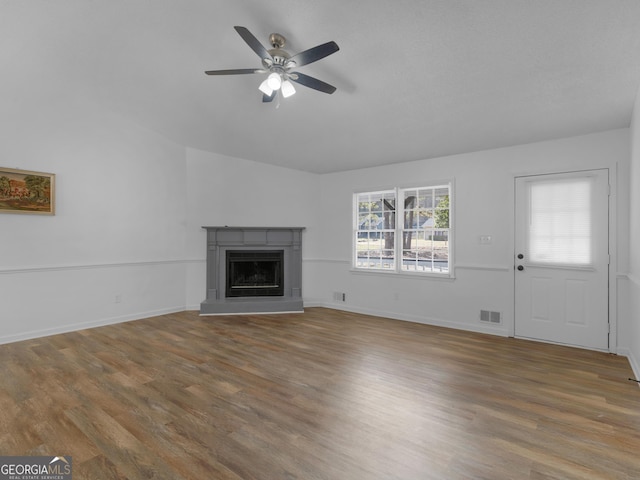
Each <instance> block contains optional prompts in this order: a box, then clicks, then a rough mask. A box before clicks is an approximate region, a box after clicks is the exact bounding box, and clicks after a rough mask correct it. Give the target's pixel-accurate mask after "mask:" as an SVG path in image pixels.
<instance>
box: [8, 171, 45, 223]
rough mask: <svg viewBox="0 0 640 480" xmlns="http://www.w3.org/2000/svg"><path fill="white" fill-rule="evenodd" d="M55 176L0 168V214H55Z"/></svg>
mask: <svg viewBox="0 0 640 480" xmlns="http://www.w3.org/2000/svg"><path fill="white" fill-rule="evenodd" d="M54 190H55V175H54V174H52V173H43V172H32V171H29V170H17V169H14V168H3V167H0V213H31V214H40V215H53V214H54V213H55V198H54Z"/></svg>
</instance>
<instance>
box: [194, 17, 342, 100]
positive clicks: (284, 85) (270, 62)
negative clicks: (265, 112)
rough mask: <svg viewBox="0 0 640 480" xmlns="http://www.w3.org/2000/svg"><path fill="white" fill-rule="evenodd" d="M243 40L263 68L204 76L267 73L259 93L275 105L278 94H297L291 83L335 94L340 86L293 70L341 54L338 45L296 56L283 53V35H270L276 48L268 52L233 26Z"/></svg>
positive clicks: (324, 46) (249, 35) (284, 41)
mask: <svg viewBox="0 0 640 480" xmlns="http://www.w3.org/2000/svg"><path fill="white" fill-rule="evenodd" d="M233 28H235V30H236V32H238V34H239V35H240V36H241V37H242V39H243V40H244V41H245V42H246V43H247V45H249V47H251V49H252V50H253V51H254V52H256V53H257V54H258V56H259V57H260V59H261V60H262V66H263V68H240V69H233V70H208V71H206V72H204V73H206V74H207V75H243V74H248V73H267V74H269V75H268V76H267V78H266V80H264V81H263V82H262V83H261V84H260V87H258V88H259V90H260V91H261V92H262V94H263V95H262V101H263V102H271V101H272V100H273V99H274V98H276V95H277V94H278V92H280V93H281V94H282V96H283V97H285V98H287V97H290V96H291V95H293V94H294V93H296V89H295V88H294V86H293V84H292V83H291V82H296V83H298V84H300V85H304V86H305V87H309V88H313V89H314V90H318V91H319V92H324V93H329V94H331V93H333V92H335V91H336V87H334V86H333V85H329V84H328V83H326V82H323V81H322V80H318V79H317V78H314V77H310V76H309V75H305V74H304V73H300V72H294V71H292V70H293V69H294V68H296V67H302V66H303V65H308V64H309V63H313V62H315V61H317V60H320V59H322V58H324V57H326V56H329V55H331V54H332V53H335V52H337V51H338V50H339V49H340V48H339V47H338V44H337V43H336V42H327V43H323V44H322V45H318V46H316V47H313V48H310V49H308V50H305V51H303V52H300V53H298V54H296V55H293V56H292V55H290V54H289V53H288V52H287V51H285V50H283V47H284V46H285V43H286V40H285V38H284V37H283V36H282V35H280V34H279V33H272V34H271V35H269V43H271V46H272V47H273V48H272V49H270V50H267V49H266V48H265V47H264V46H263V45H262V44H261V43H260V41H259V40H258V39H257V38H256V37H255V36H253V34H252V33H251V32H250V31H249V30H247V29H246V28H245V27H233Z"/></svg>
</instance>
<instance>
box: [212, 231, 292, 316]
mask: <svg viewBox="0 0 640 480" xmlns="http://www.w3.org/2000/svg"><path fill="white" fill-rule="evenodd" d="M202 228H204V229H205V230H206V231H207V298H206V299H205V300H204V301H203V302H202V303H201V304H200V315H225V314H242V313H279V312H302V311H303V302H302V231H303V230H304V227H202ZM228 250H236V251H237V250H240V251H241V250H247V251H249V250H251V251H253V250H265V251H269V250H281V251H283V252H284V294H283V295H282V296H275V297H274V296H265V297H260V296H258V297H241V298H237V297H235V298H234V297H227V296H226V292H225V286H226V252H227V251H228Z"/></svg>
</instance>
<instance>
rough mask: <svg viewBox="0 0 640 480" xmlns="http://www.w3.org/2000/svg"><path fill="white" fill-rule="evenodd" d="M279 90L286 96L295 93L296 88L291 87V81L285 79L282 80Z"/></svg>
mask: <svg viewBox="0 0 640 480" xmlns="http://www.w3.org/2000/svg"><path fill="white" fill-rule="evenodd" d="M281 92H282V96H283V97H284V98H287V97H290V96H291V95H293V94H294V93H296V89H295V88H293V83H291V82H290V81H289V80H285V81H284V82H282V90H281Z"/></svg>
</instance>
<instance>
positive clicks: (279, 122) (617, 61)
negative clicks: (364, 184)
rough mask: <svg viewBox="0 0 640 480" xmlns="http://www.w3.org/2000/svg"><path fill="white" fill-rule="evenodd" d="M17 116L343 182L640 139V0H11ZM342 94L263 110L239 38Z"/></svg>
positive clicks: (7, 76)
mask: <svg viewBox="0 0 640 480" xmlns="http://www.w3.org/2000/svg"><path fill="white" fill-rule="evenodd" d="M0 9H1V10H0V12H1V14H0V32H2V33H0V36H1V38H2V42H0V64H1V65H2V67H1V69H2V72H3V73H2V76H1V77H0V86H1V87H2V91H3V92H4V93H3V96H4V97H5V104H7V100H6V99H7V98H8V97H10V98H11V101H10V103H9V104H8V108H5V109H4V112H3V115H9V114H10V113H11V112H12V108H13V109H25V108H26V109H28V108H31V109H34V110H36V109H37V108H39V107H42V106H43V105H44V104H45V103H46V102H47V101H50V99H51V98H53V97H55V96H56V95H61V94H62V93H64V94H65V95H66V98H69V96H72V95H83V96H86V97H90V98H91V99H92V101H95V102H97V103H98V104H99V105H100V108H102V109H105V110H109V111H113V112H115V113H117V114H119V115H123V116H125V117H127V118H130V119H131V120H132V121H133V122H136V123H138V124H140V125H142V126H143V127H145V128H148V129H150V130H153V131H156V132H158V133H160V134H162V135H163V136H165V137H166V138H168V139H170V140H172V141H174V142H176V143H179V144H181V145H185V146H188V147H192V148H196V149H201V150H206V151H211V152H216V153H220V154H224V155H228V156H232V157H238V158H244V159H250V160H255V161H258V162H265V163H269V164H273V165H280V166H284V167H289V168H295V169H299V170H304V171H309V172H317V173H327V172H335V171H343V170H352V169H360V168H366V167H371V166H377V165H384V164H392V163H397V162H405V161H411V160H419V159H426V158H433V157H441V156H447V155H451V154H456V153H463V152H470V151H478V150H484V149H490V148H497V147H503V146H509V145H515V144H524V143H529V142H535V141H540V140H546V139H553V138H560V137H566V136H572V135H580V134H586V133H591V132H596V131H603V130H609V129H615V128H621V127H627V126H629V122H630V119H631V112H632V107H633V102H634V99H635V95H636V92H637V91H638V86H639V85H640V2H638V1H637V0H482V1H479V0H395V1H393V2H392V1H389V0H368V1H366V2H355V1H353V2H348V1H345V0H321V1H319V0H315V1H310V0H270V1H268V2H265V1H260V0H242V1H221V0H55V1H51V0H26V1H25V0H0ZM234 25H241V26H245V27H247V28H248V29H249V30H250V31H251V32H252V33H253V34H254V35H255V36H256V37H257V38H258V39H259V40H260V41H261V42H263V44H264V45H265V46H266V45H268V36H269V34H270V33H272V32H277V33H281V34H283V35H284V36H285V37H286V38H287V47H286V49H287V50H288V51H290V52H291V53H297V52H299V51H302V50H306V49H308V48H311V47H314V46H316V45H318V44H321V43H324V42H327V41H330V40H333V41H335V42H336V43H337V44H338V45H339V46H340V51H339V52H337V53H335V54H333V55H331V56H329V57H326V58H325V59H322V60H320V61H318V62H316V63H313V64H310V65H306V66H304V67H301V68H300V71H301V72H303V73H306V74H308V75H312V76H314V77H317V78H319V79H321V80H323V81H325V82H328V83H330V84H332V85H334V86H335V87H337V91H336V92H335V93H334V94H333V95H327V94H324V93H320V92H317V91H315V90H311V89H308V88H305V87H302V86H298V85H296V87H297V93H296V95H294V96H293V97H291V98H288V99H283V100H281V101H279V102H278V101H274V102H273V103H266V104H263V103H262V101H261V98H262V97H261V93H260V92H259V91H258V85H259V84H260V82H261V81H262V79H263V77H262V76H261V75H242V76H217V77H212V76H207V75H205V74H204V71H205V70H216V69H232V68H254V67H255V68H259V67H260V59H259V58H258V56H257V55H256V54H255V53H254V52H253V51H252V50H251V49H250V48H249V47H248V46H247V45H246V44H245V43H244V41H243V40H242V39H241V38H240V36H239V35H238V34H237V33H236V31H235V30H234V29H233V26H234Z"/></svg>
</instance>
